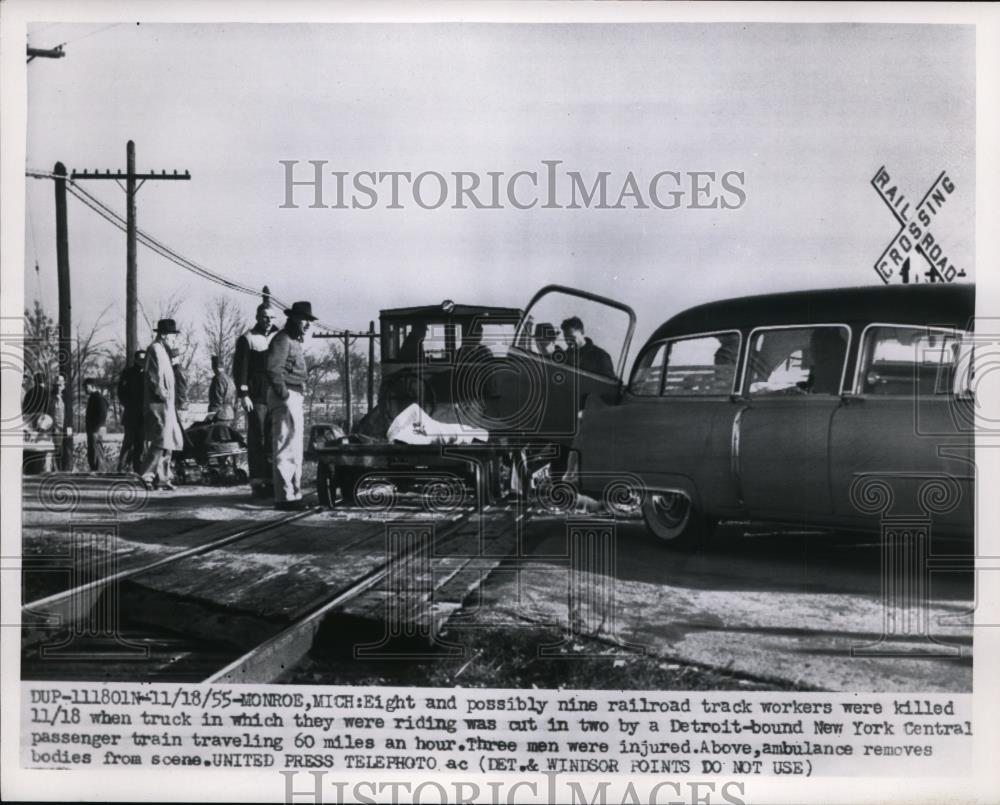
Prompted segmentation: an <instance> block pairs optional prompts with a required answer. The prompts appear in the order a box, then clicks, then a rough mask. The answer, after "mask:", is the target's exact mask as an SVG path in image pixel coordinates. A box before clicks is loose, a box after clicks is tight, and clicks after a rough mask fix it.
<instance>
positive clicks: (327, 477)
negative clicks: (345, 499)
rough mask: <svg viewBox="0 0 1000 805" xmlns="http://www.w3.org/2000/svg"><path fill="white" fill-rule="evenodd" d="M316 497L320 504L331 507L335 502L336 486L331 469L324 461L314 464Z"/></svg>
mask: <svg viewBox="0 0 1000 805" xmlns="http://www.w3.org/2000/svg"><path fill="white" fill-rule="evenodd" d="M316 497H317V502H318V503H319V505H320V506H326V507H328V508H333V507H334V506H335V505H336V504H337V487H336V485H335V484H334V482H333V471H332V470H331V469H330V465H329V464H326V463H325V462H322V461H320V462H318V463H317V464H316Z"/></svg>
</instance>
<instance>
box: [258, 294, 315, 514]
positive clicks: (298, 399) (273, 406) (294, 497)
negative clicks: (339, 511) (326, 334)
mask: <svg viewBox="0 0 1000 805" xmlns="http://www.w3.org/2000/svg"><path fill="white" fill-rule="evenodd" d="M285 315H286V316H287V317H288V318H287V320H286V322H285V326H284V328H283V329H282V330H281V332H279V333H278V334H277V335H275V336H274V338H272V339H271V344H270V346H269V347H268V348H267V380H268V385H269V387H268V391H267V405H268V408H269V409H270V412H271V432H272V440H273V445H274V500H275V508H277V509H282V510H286V511H287V510H297V509H304V508H305V503H304V502H303V500H302V488H301V486H302V453H303V446H302V437H303V430H304V429H305V419H304V411H303V407H302V400H303V394H304V392H305V387H306V355H305V351H304V347H303V343H302V342H303V340H304V338H305V334H306V331H307V330H308V329H309V325H310V323H311V322H314V321H316V317H315V316H314V315H313V314H312V305H311V304H310V303H309V302H296V303H294V304H293V305H292V306H291V307H290V308H288V310H286V311H285Z"/></svg>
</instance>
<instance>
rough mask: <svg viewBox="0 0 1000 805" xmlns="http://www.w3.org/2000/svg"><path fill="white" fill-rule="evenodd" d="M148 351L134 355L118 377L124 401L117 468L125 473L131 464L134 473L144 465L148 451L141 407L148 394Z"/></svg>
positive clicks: (119, 397) (119, 395)
mask: <svg viewBox="0 0 1000 805" xmlns="http://www.w3.org/2000/svg"><path fill="white" fill-rule="evenodd" d="M145 387H146V350H144V349H137V350H136V351H135V354H134V355H133V356H132V365H131V366H129V367H127V368H126V369H125V370H124V371H123V372H122V374H121V377H120V378H119V380H118V401H119V402H120V403H121V404H122V426H123V427H122V430H123V431H124V433H123V435H122V447H121V452H120V453H119V454H118V471H119V472H124V471H125V470H126V469H128V467H129V466H131V467H132V469H133V470H134V471H135V472H139V470H140V468H141V467H142V458H143V454H144V453H145V450H144V449H143V443H142V441H143V440H142V406H143V397H144V395H145V393H146V391H145Z"/></svg>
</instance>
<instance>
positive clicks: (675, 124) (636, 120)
mask: <svg viewBox="0 0 1000 805" xmlns="http://www.w3.org/2000/svg"><path fill="white" fill-rule="evenodd" d="M29 31H31V34H30V37H29V40H30V42H31V44H32V45H34V46H38V47H50V46H52V45H55V44H58V43H59V42H67V43H68V44H67V45H66V53H67V55H66V57H65V58H64V59H60V60H49V59H36V60H35V61H33V62H32V63H31V64H30V65H29V66H28V139H27V164H28V167H30V168H41V169H51V167H52V165H53V164H54V163H55V161H56V160H61V161H63V162H64V163H65V164H66V165H67V166H68V167H69V168H70V169H77V170H82V169H84V168H87V169H94V168H99V169H102V170H103V169H105V168H124V164H125V142H126V140H128V139H129V138H131V139H134V140H135V141H136V143H137V153H138V168H139V170H140V171H143V170H157V171H158V170H161V169H168V170H173V169H175V168H178V169H182V170H183V169H188V170H190V171H191V174H192V177H193V178H192V181H190V182H149V183H147V184H146V185H145V186H144V187H143V188H142V189H141V191H140V193H139V197H138V198H139V225H140V227H142V228H144V229H145V230H147V231H148V232H150V233H151V234H153V235H154V236H156V237H158V238H159V239H161V240H162V241H164V242H165V243H167V244H169V245H170V246H171V247H172V248H174V249H175V250H177V251H179V252H180V253H182V254H184V255H186V256H188V257H190V258H192V259H194V260H196V261H198V262H199V263H201V264H203V265H205V266H208V267H210V268H212V269H213V270H215V271H218V272H220V273H223V274H226V275H228V276H231V277H233V278H234V279H237V280H238V281H240V282H242V283H243V284H245V285H249V286H252V287H258V286H260V285H263V284H265V283H267V284H269V285H270V286H271V287H272V289H273V290H274V291H275V293H277V294H278V295H280V296H281V297H283V298H286V299H310V300H311V301H312V302H313V306H314V308H315V309H316V310H317V311H318V312H319V313H320V315H321V316H322V318H323V320H324V321H326V322H329V323H331V324H334V325H337V326H348V327H352V328H358V327H366V326H367V323H368V320H369V319H372V318H377V311H378V310H379V309H380V308H385V307H394V306H399V305H415V304H427V303H434V302H438V301H440V300H441V299H443V298H445V297H450V298H452V299H455V300H457V301H461V302H483V303H487V304H502V305H523V304H524V303H525V302H526V301H527V299H528V298H529V297H530V296H531V294H532V293H533V292H534V290H536V289H537V288H538V287H539V286H541V285H543V284H546V283H550V282H557V283H563V284H568V285H576V286H580V287H583V288H585V289H587V290H591V291H595V292H598V293H603V294H607V295H610V296H613V297H616V298H618V299H621V300H622V301H624V302H626V303H628V304H630V305H631V306H632V307H634V308H635V310H636V312H637V314H638V321H639V324H638V333H637V335H638V336H639V338H642V337H643V336H644V335H645V334H648V332H649V331H650V330H652V329H653V328H654V327H655V326H656V325H658V324H659V323H660V322H661V321H662V320H664V319H665V318H667V317H668V316H670V315H671V314H673V313H675V312H678V311H679V310H682V309H683V308H685V307H688V306H690V305H692V304H696V303H699V302H703V301H708V300H711V299H718V298H721V297H725V296H731V295H740V294H747V293H765V292H768V291H771V290H786V289H798V288H813V287H824V286H839V285H861V284H872V283H876V282H879V281H880V280H879V279H878V277H877V275H876V274H875V271H874V269H873V263H874V261H875V259H876V258H877V257H878V256H879V254H880V253H881V252H882V250H883V249H884V248H885V246H886V245H887V244H888V242H889V241H890V240H891V239H892V237H893V235H894V234H895V231H896V224H895V222H894V219H893V218H892V215H891V214H890V212H889V210H888V209H887V208H886V207H885V205H884V204H883V202H882V201H881V200H880V199H879V198H878V196H877V195H876V193H875V192H874V190H873V188H872V187H871V185H870V184H869V182H870V180H871V178H872V177H873V176H874V175H875V173H876V171H877V170H878V168H879V167H880V166H882V165H885V166H886V168H887V169H888V170H889V172H890V174H891V175H892V176H893V179H894V180H895V179H898V182H899V186H900V188H901V191H902V192H904V193H905V194H906V195H907V196H909V197H912V198H914V200H916V199H919V198H920V197H921V196H923V194H924V192H925V191H926V190H927V189H928V188H929V187H930V186H931V184H932V182H933V181H934V179H935V178H936V177H937V175H938V174H939V173H940V172H941V171H947V172H948V175H949V176H950V177H951V178H952V180H953V182H954V183H955V186H956V192H955V193H954V194H953V195H952V196H951V197H949V200H948V202H947V205H946V207H945V209H944V210H943V211H942V215H941V216H940V220H939V221H938V222H937V223H936V225H935V231H936V232H937V233H938V237H939V238H940V239H941V240H942V241H943V242H944V244H945V246H946V251H947V254H948V256H949V258H950V259H951V260H952V261H953V262H954V263H956V264H959V265H962V266H964V267H966V268H967V269H968V270H969V272H970V279H972V278H973V276H974V254H973V245H974V244H973V236H974V231H973V202H974V180H975V162H974V156H975V108H974V100H975V83H974V68H975V40H974V34H973V31H972V29H971V28H969V27H958V26H933V27H932V26H916V25H907V26H881V25H880V26H861V25H806V26H790V25H736V24H716V25H691V24H688V25H666V24H642V25H604V24H590V25H559V24H548V25H499V24H479V25H459V24H449V25H443V24H423V25H332V24H327V25H249V24H244V25H146V24H143V25H138V26H137V25H135V24H121V25H118V26H115V27H112V28H107V27H106V25H103V24H96V23H95V24H90V25H68V24H58V25H52V24H44V23H40V24H37V25H34V26H31V27H30V28H29ZM287 159H295V160H302V161H305V160H313V159H322V160H327V161H328V163H329V165H328V166H327V167H328V170H340V171H346V172H349V173H355V172H357V171H365V170H368V171H411V172H413V173H419V172H422V171H438V172H440V173H442V174H447V173H449V172H452V171H474V172H476V173H478V174H480V175H482V176H485V174H486V173H487V172H488V171H504V172H505V173H507V174H511V173H513V172H515V171H518V170H539V169H540V168H541V167H542V166H541V161H542V160H552V159H557V160H562V162H563V168H564V169H566V170H577V171H580V172H581V173H583V174H584V175H585V176H594V175H596V173H597V172H598V171H609V172H610V173H611V179H610V181H609V186H617V185H616V182H618V183H620V181H621V180H623V179H624V177H625V176H626V174H627V173H628V172H629V171H632V172H633V173H634V174H635V175H636V176H638V177H640V185H641V184H642V182H641V179H642V177H645V179H646V181H647V182H648V179H649V178H650V177H652V176H653V175H654V174H656V173H658V172H660V171H678V172H682V173H683V172H687V171H716V172H717V173H723V172H726V171H740V172H742V173H743V174H744V177H745V178H744V185H743V186H744V190H745V192H746V202H745V204H743V205H742V206H741V207H740V208H739V209H734V210H733V209H731V210H722V209H709V210H701V209H686V208H681V209H675V210H662V209H657V208H655V207H651V208H650V209H631V208H629V209H617V210H616V209H610V210H598V209H589V210H588V209H575V210H574V209H537V208H536V209H533V210H529V211H521V210H516V209H511V208H509V207H508V208H506V209H500V210H476V209H465V210H455V209H451V208H450V207H449V206H447V205H446V206H443V207H441V208H440V209H436V210H424V209H420V208H418V207H416V206H415V205H414V204H412V203H409V204H408V205H407V207H406V209H403V210H390V209H385V207H384V203H380V205H379V206H378V207H376V208H375V209H371V210H357V209H346V210H337V209H309V208H307V207H305V206H303V207H301V208H300V209H281V208H280V205H281V204H282V202H283V200H284V185H283V168H282V166H281V164H280V163H279V160H287ZM86 188H87V189H88V190H89V191H90V192H92V193H94V194H95V195H98V196H99V197H100V198H101V199H102V200H104V201H105V202H107V203H109V204H111V205H112V206H114V207H115V208H116V209H118V210H119V211H120V212H122V213H124V209H125V204H124V194H123V193H122V192H121V191H120V190H119V189H118V187H116V186H115V185H114V183H111V182H91V183H89V184H88V185H86ZM297 198H304V196H297ZM27 204H28V211H29V217H28V222H27V226H26V230H27V231H26V266H25V293H26V296H27V297H28V299H29V300H30V299H32V298H33V297H35V296H39V295H40V296H41V298H42V299H43V301H44V302H45V304H46V305H47V306H48V307H49V308H50V309H51V310H52V311H53V312H54V311H55V300H56V297H55V287H56V285H55V283H56V280H55V249H54V240H55V236H54V221H53V201H52V186H51V183H50V182H48V181H42V180H28V197H27ZM69 216H70V261H71V268H72V276H73V311H74V315H75V316H77V317H78V318H79V319H80V321H81V322H82V323H84V324H88V323H89V322H90V321H92V320H93V319H94V317H96V315H97V314H98V312H99V311H100V310H102V309H103V308H104V307H105V305H107V304H109V303H110V304H111V309H110V312H109V319H108V321H109V324H110V330H109V333H108V334H109V335H112V336H118V337H122V338H123V331H124V288H125V239H124V235H123V234H122V233H121V232H119V231H118V230H116V229H114V228H113V227H112V226H111V225H110V224H108V223H106V222H105V221H103V220H102V219H100V218H99V217H97V216H96V215H95V214H94V213H93V212H91V211H90V210H88V209H87V208H85V207H84V206H82V205H81V204H79V203H78V202H76V201H75V200H74V199H72V198H71V199H70V207H69ZM36 259H37V262H38V265H39V271H38V272H37V275H36V272H35V261H36ZM139 270H140V290H141V293H140V297H141V301H142V303H143V306H144V308H145V309H146V310H147V311H148V312H149V314H150V315H153V311H155V309H156V307H157V305H158V303H159V301H160V300H162V299H164V298H166V297H168V296H170V295H171V294H181V295H183V297H184V298H185V300H186V301H185V307H184V310H183V313H182V318H186V319H188V320H191V321H193V320H195V319H197V318H198V317H199V316H200V315H202V312H203V306H204V300H205V299H208V298H210V297H212V296H214V295H215V294H217V293H218V292H219V290H220V289H218V288H216V287H215V286H213V285H211V284H208V283H206V282H205V281H204V280H201V279H198V278H196V277H194V276H192V275H191V274H188V273H186V272H183V271H182V270H181V269H179V268H177V267H176V266H174V265H172V264H171V263H169V262H166V261H165V260H163V259H162V258H160V257H158V256H156V255H154V254H152V253H151V252H149V251H146V250H144V249H142V247H140V253H139ZM242 304H244V305H245V308H246V310H247V311H248V312H249V311H250V310H251V309H252V306H253V304H254V303H253V301H252V300H250V299H249V298H246V297H244V298H243V300H242ZM140 320H141V317H140ZM145 336H146V331H145V328H141V337H142V338H145Z"/></svg>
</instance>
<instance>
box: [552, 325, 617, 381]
mask: <svg viewBox="0 0 1000 805" xmlns="http://www.w3.org/2000/svg"><path fill="white" fill-rule="evenodd" d="M562 331H563V338H565V339H566V345H567V346H566V357H567V358H568V359H569V361H570V365H571V366H575V367H576V368H577V369H582V370H583V371H585V372H592V373H593V374H595V375H603V376H604V377H614V376H615V365H614V363H613V362H612V360H611V356H610V355H608V353H607V352H605V351H604V350H603V349H601V348H600V347H599V346H597V345H596V344H595V343H594V342H593V341H591V340H590V339H589V338H587V336H586V335H584V331H583V322H582V321H580V318H579V317H578V316H570V318H568V319H566V321H564V322H563V323H562Z"/></svg>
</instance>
